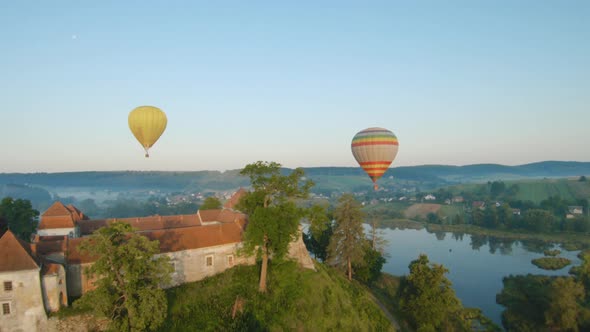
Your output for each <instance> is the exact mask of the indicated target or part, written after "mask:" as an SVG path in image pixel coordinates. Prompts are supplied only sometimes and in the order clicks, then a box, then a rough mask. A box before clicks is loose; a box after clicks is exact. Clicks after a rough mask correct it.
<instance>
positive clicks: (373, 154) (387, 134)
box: [351, 127, 399, 190]
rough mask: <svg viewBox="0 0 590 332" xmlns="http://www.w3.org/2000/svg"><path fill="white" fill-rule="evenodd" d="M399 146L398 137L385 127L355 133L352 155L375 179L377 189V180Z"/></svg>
mask: <svg viewBox="0 0 590 332" xmlns="http://www.w3.org/2000/svg"><path fill="white" fill-rule="evenodd" d="M398 146H399V145H398V142H397V137H396V136H395V135H394V134H393V133H392V132H391V131H389V130H387V129H385V128H377V127H374V128H367V129H365V130H361V131H359V132H358V133H357V134H356V135H354V138H353V139H352V144H351V148H352V155H353V156H354V159H356V161H357V162H358V163H359V165H360V166H361V167H362V168H363V169H364V170H365V172H367V174H368V175H369V177H370V178H371V180H373V184H374V186H373V187H374V188H375V190H377V188H378V186H377V180H379V178H380V177H381V176H383V174H384V173H385V171H387V169H388V168H389V165H391V163H392V162H393V160H394V159H395V156H396V155H397V149H398Z"/></svg>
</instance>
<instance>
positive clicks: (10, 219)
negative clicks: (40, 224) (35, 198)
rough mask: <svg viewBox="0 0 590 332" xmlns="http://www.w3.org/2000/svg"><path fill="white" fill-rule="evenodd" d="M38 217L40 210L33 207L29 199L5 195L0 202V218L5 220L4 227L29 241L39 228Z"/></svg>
mask: <svg viewBox="0 0 590 332" xmlns="http://www.w3.org/2000/svg"><path fill="white" fill-rule="evenodd" d="M38 217H39V211H37V210H35V209H33V206H32V205H31V201H29V200H27V199H13V198H12V197H5V198H3V199H2V201H1V202H0V220H2V219H3V220H4V224H5V226H4V227H7V228H9V229H10V230H11V231H12V232H13V233H14V234H15V235H16V236H18V237H19V238H21V239H23V240H25V241H29V240H30V238H31V234H33V233H34V232H35V231H36V230H37V218H38ZM0 231H1V230H0Z"/></svg>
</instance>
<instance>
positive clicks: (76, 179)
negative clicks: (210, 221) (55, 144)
mask: <svg viewBox="0 0 590 332" xmlns="http://www.w3.org/2000/svg"><path fill="white" fill-rule="evenodd" d="M285 170H288V169H285ZM305 172H306V175H307V176H308V177H309V178H310V179H312V180H314V182H315V183H316V186H315V187H314V189H313V190H314V192H316V193H325V194H329V193H331V192H344V191H363V190H370V189H371V183H370V180H369V179H368V177H367V176H366V175H365V173H364V172H363V170H362V169H361V168H359V167H308V168H305ZM580 175H590V162H573V161H544V162H538V163H532V164H526V165H519V166H505V165H498V164H478V165H467V166H449V165H422V166H406V167H393V168H391V169H389V170H388V171H387V172H386V173H385V175H384V176H383V178H382V179H381V180H380V181H379V184H380V185H381V186H382V187H385V188H390V189H392V190H395V189H400V187H403V186H416V187H417V186H420V188H421V189H425V188H435V187H441V186H448V185H452V184H460V183H471V182H485V181H490V180H519V179H531V178H545V177H546V178H562V177H572V176H580ZM248 184H249V181H248V179H247V178H246V177H243V176H240V175H239V170H231V171H225V172H219V171H194V172H163V171H162V172H155V171H149V172H141V171H115V172H68V173H0V186H2V185H5V187H4V188H5V189H4V190H3V191H4V192H5V193H6V192H8V190H7V189H6V188H7V187H6V185H21V186H22V185H25V186H27V187H29V188H35V187H40V188H44V189H46V190H48V191H50V192H52V191H54V190H56V188H66V187H72V188H93V189H100V190H110V191H117V192H122V191H133V190H158V191H160V192H176V191H178V192H181V191H201V192H204V191H225V190H233V189H235V188H238V187H245V186H248ZM11 188H14V187H11ZM10 192H13V190H11V191H10ZM17 192H18V191H17Z"/></svg>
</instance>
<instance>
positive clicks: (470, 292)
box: [380, 228, 580, 326]
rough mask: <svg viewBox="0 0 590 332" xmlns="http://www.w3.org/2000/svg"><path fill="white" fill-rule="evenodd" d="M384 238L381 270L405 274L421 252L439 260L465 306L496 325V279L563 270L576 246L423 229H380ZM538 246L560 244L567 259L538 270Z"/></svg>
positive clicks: (562, 272) (498, 308) (564, 272)
mask: <svg viewBox="0 0 590 332" xmlns="http://www.w3.org/2000/svg"><path fill="white" fill-rule="evenodd" d="M380 232H381V235H382V237H383V238H384V239H385V240H387V242H388V243H387V244H386V246H385V252H386V253H387V255H388V256H387V262H386V263H385V265H384V266H383V269H382V271H383V272H387V273H390V274H393V275H406V274H408V273H409V270H408V265H409V264H410V262H411V261H412V260H415V259H416V258H418V255H420V253H425V254H426V255H428V258H429V260H430V262H431V263H437V264H442V265H444V266H445V267H446V268H447V269H448V270H449V273H448V274H447V278H449V280H451V282H452V284H453V289H454V290H455V292H456V294H457V297H459V299H460V300H461V302H462V303H463V305H464V306H465V307H477V308H480V309H482V311H483V313H484V314H485V315H486V316H487V317H489V318H490V319H492V320H493V321H494V322H495V323H497V324H498V325H499V326H502V323H501V314H502V311H503V310H504V307H503V306H501V305H499V304H496V294H498V293H500V291H501V290H502V287H503V285H502V278H504V277H506V276H508V275H511V274H512V275H517V274H528V273H531V274H543V275H567V274H568V271H569V269H570V268H571V267H572V266H575V265H579V264H580V259H579V258H578V257H577V256H576V255H577V254H578V253H579V251H566V250H563V249H561V248H559V247H557V246H553V245H543V244H541V243H538V242H535V241H512V240H503V239H500V238H493V237H488V236H478V235H469V234H461V233H449V232H440V233H429V232H428V231H427V230H426V229H420V230H416V229H403V230H402V229H391V228H384V229H380ZM544 249H560V250H561V251H562V253H561V255H560V256H561V257H566V258H569V259H570V260H572V264H571V265H569V266H567V267H565V268H563V269H561V270H557V271H548V270H543V269H540V268H538V267H536V266H535V265H533V264H532V263H531V260H532V259H534V258H539V257H543V250H544Z"/></svg>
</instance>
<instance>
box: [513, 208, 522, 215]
mask: <svg viewBox="0 0 590 332" xmlns="http://www.w3.org/2000/svg"><path fill="white" fill-rule="evenodd" d="M512 214H513V215H515V216H520V209H512Z"/></svg>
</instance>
